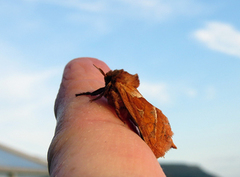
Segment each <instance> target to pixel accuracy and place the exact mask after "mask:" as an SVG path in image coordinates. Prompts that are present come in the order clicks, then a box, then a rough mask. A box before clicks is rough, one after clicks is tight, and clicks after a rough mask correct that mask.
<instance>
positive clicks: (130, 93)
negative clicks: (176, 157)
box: [76, 65, 177, 158]
mask: <svg viewBox="0 0 240 177" xmlns="http://www.w3.org/2000/svg"><path fill="white" fill-rule="evenodd" d="M94 66H95V65H94ZM95 67H96V66H95ZM96 68H97V69H98V70H99V71H100V72H101V73H102V74H103V76H104V80H105V87H102V88H99V89H98V90H95V91H93V92H84V93H79V94H76V96H81V95H91V96H97V97H96V98H94V99H92V100H91V101H94V100H97V99H99V98H101V97H102V96H104V97H105V98H107V100H108V102H109V104H110V105H113V106H114V108H115V110H116V114H117V116H118V117H119V118H120V119H121V120H122V121H123V122H124V123H127V124H128V125H129V124H134V125H135V126H136V127H137V128H138V130H139V132H136V133H138V134H139V136H140V137H141V138H142V139H143V140H144V141H145V142H146V143H147V145H148V146H149V147H150V148H151V150H152V151H153V153H154V154H155V156H156V158H158V157H163V156H164V155H165V153H166V152H167V151H168V150H169V149H170V148H174V149H177V147H176V146H175V144H174V143H173V140H172V135H173V132H172V130H171V127H170V124H169V121H168V119H167V117H166V116H165V115H164V114H163V113H162V111H161V110H159V109H158V108H156V107H154V106H153V105H151V104H150V103H149V102H148V101H147V100H146V99H145V98H143V96H142V95H141V94H140V93H139V91H138V90H137V87H138V86H139V79H138V75H137V74H135V75H132V74H129V73H128V72H126V71H124V70H123V69H121V70H114V71H112V70H110V71H109V72H107V73H106V74H105V73H104V72H103V71H102V69H100V68H98V67H96ZM126 113H127V116H126Z"/></svg>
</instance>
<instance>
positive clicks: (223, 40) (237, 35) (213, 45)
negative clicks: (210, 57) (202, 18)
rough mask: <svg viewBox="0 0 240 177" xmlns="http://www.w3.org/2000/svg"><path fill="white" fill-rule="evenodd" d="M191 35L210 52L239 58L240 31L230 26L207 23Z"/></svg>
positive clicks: (219, 23)
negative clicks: (210, 50)
mask: <svg viewBox="0 0 240 177" xmlns="http://www.w3.org/2000/svg"><path fill="white" fill-rule="evenodd" d="M193 35H194V37H195V38H196V39H197V40H198V41H200V42H202V43H203V44H204V45H206V46H207V47H208V48H210V49H212V50H216V51H219V52H223V53H226V54H229V55H233V56H237V57H240V30H237V29H236V28H234V26H232V25H230V24H226V23H221V22H208V23H207V24H206V26H205V27H204V28H202V29H199V30H196V31H195V32H194V33H193Z"/></svg>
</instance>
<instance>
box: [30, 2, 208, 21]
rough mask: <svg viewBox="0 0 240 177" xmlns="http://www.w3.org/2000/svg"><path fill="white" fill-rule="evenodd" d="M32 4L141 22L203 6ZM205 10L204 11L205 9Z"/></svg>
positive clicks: (198, 8) (184, 13)
mask: <svg viewBox="0 0 240 177" xmlns="http://www.w3.org/2000/svg"><path fill="white" fill-rule="evenodd" d="M26 1H28V2H32V3H45V4H52V5H57V6H62V7H65V8H69V9H74V10H78V11H81V12H86V13H87V14H85V15H88V14H89V13H93V14H98V15H103V16H105V17H109V18H112V17H113V16H114V15H118V16H120V17H128V18H130V19H131V18H138V19H142V20H146V19H147V20H151V21H152V20H157V21H159V20H163V19H166V18H168V17H170V16H179V15H189V14H197V13H199V12H201V9H203V6H204V5H203V4H200V3H198V2H196V1H194V0H188V1H186V0H179V1H175V0H170V1H166V0H131V1H130V0H115V1H112V0H95V1H94V0H93V1H87V0H84V1H82V0H70V1H64V0H26ZM205 10H206V9H205Z"/></svg>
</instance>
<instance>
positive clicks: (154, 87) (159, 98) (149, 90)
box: [139, 82, 172, 104]
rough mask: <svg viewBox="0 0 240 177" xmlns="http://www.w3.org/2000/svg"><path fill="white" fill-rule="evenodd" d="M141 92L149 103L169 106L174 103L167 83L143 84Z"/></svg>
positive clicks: (140, 88)
mask: <svg viewBox="0 0 240 177" xmlns="http://www.w3.org/2000/svg"><path fill="white" fill-rule="evenodd" d="M139 91H140V92H141V94H142V95H143V96H144V97H145V98H147V99H149V101H150V100H152V101H154V102H157V103H160V104H169V103H170V102H171V101H172V100H171V97H170V93H169V89H168V85H167V84H165V83H150V82H141V85H140V87H139Z"/></svg>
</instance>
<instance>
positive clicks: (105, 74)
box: [93, 64, 106, 77]
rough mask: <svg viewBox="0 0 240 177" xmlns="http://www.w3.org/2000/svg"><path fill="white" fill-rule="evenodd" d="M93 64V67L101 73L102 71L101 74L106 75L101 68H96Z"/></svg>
mask: <svg viewBox="0 0 240 177" xmlns="http://www.w3.org/2000/svg"><path fill="white" fill-rule="evenodd" d="M93 66H95V68H97V69H98V70H99V71H100V72H101V73H102V75H103V76H104V77H105V76H106V74H105V73H104V72H103V70H102V69H101V68H98V67H97V66H96V65H94V64H93Z"/></svg>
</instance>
